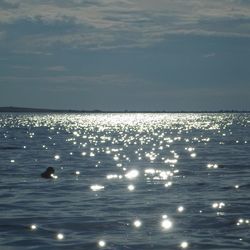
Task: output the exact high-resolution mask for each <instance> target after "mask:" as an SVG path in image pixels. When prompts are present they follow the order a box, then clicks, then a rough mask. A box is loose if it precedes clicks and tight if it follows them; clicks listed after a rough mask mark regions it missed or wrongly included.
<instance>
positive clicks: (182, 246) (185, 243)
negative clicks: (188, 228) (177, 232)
mask: <svg viewBox="0 0 250 250" xmlns="http://www.w3.org/2000/svg"><path fill="white" fill-rule="evenodd" d="M180 247H181V248H183V249H185V248H188V242H187V241H183V242H181V244H180Z"/></svg>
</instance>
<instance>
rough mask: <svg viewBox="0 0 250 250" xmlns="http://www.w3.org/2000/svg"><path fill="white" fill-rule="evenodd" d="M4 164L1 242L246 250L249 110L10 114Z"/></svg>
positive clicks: (2, 142)
mask: <svg viewBox="0 0 250 250" xmlns="http://www.w3.org/2000/svg"><path fill="white" fill-rule="evenodd" d="M50 166H52V167H54V169H55V174H54V176H53V178H52V179H43V178H41V177H40V175H41V173H42V172H43V171H45V170H46V168H47V167H50ZM0 169H1V172H0V249H3V250H5V249H6V250H12V249H34V250H35V249H37V250H38V249H39V250H40V249H51V250H52V249H53V250H54V249H72V250H73V249H79V250H80V249H87V250H91V249H124V250H130V249H131V250H147V249H155V250H163V249H164V250H166V249H170V250H172V249H196V250H201V249H202V250H205V249H213V250H216V249H225V250H226V249H227V250H231V249H246V250H247V249H250V114H244V113H241V114H129V113H126V114H14V113H12V114H10V113H3V114H1V115H0Z"/></svg>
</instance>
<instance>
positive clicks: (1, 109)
mask: <svg viewBox="0 0 250 250" xmlns="http://www.w3.org/2000/svg"><path fill="white" fill-rule="evenodd" d="M0 112H1V113H8V112H9V113H25V112H26V113H35V112H39V113H250V110H237V109H218V110H154V111H150V110H127V109H125V110H119V111H114V110H108V111H105V110H100V109H93V110H79V109H53V108H31V107H17V106H4V107H0Z"/></svg>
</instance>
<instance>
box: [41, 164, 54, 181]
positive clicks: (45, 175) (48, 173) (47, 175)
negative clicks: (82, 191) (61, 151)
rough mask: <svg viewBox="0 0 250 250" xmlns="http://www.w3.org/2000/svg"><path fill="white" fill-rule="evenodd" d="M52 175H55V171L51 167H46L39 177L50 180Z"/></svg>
mask: <svg viewBox="0 0 250 250" xmlns="http://www.w3.org/2000/svg"><path fill="white" fill-rule="evenodd" d="M54 173H55V169H54V168H52V167H48V168H47V169H46V171H45V172H43V173H41V177H42V178H46V179H50V178H53V174H54Z"/></svg>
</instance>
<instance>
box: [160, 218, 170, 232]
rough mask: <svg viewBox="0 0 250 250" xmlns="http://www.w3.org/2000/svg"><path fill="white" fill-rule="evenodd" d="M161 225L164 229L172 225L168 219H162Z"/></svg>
mask: <svg viewBox="0 0 250 250" xmlns="http://www.w3.org/2000/svg"><path fill="white" fill-rule="evenodd" d="M161 226H162V228H163V229H164V230H169V229H171V228H172V226H173V222H172V221H170V220H169V219H164V220H163V221H162V222H161Z"/></svg>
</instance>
